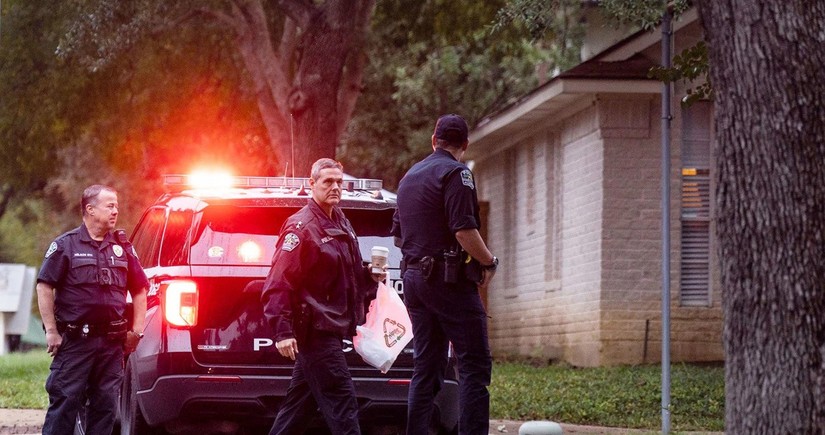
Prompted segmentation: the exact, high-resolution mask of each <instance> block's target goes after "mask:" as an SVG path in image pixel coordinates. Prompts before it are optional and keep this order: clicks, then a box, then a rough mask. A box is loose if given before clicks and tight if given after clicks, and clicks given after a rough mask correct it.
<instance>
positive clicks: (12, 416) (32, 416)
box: [0, 409, 723, 435]
mask: <svg viewBox="0 0 825 435" xmlns="http://www.w3.org/2000/svg"><path fill="white" fill-rule="evenodd" d="M45 416H46V411H44V410H42V409H0V435H6V434H39V433H40V429H41V427H42V425H43V419H44V417H45ZM523 423H524V422H522V421H512V420H490V433H491V434H493V435H501V434H508V435H517V434H518V430H519V427H521V425H522V424H523ZM561 427H562V430H563V431H564V433H565V434H576V435H647V434H656V433H659V432H658V431H649V430H639V429H622V428H614V427H598V426H580V425H574V424H564V423H561ZM679 433H680V434H686V435H687V434H691V435H721V434H723V432H679Z"/></svg>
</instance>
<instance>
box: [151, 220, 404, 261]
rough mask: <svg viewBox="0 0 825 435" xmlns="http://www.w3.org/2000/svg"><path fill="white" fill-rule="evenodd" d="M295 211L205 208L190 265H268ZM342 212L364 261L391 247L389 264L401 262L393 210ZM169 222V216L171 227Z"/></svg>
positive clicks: (196, 234)
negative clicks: (374, 248) (394, 239)
mask: <svg viewBox="0 0 825 435" xmlns="http://www.w3.org/2000/svg"><path fill="white" fill-rule="evenodd" d="M296 211H298V208H291V207H290V208H287V207H235V206H224V205H222V206H210V207H207V208H206V209H205V210H204V211H203V214H202V216H201V218H200V222H198V223H197V226H196V228H195V229H194V231H193V233H192V240H193V242H192V249H191V259H190V260H191V264H210V265H212V264H223V265H269V264H270V261H271V260H272V256H273V254H274V253H275V244H276V242H277V241H278V231H279V230H280V229H281V226H282V225H283V223H284V221H285V220H286V219H287V218H288V217H289V216H291V215H292V214H293V213H295V212H296ZM344 213H345V214H346V215H347V218H348V219H349V220H350V222H352V226H353V229H355V234H356V235H357V236H358V238H359V241H360V245H361V251H362V252H361V254H362V257H363V258H364V259H367V260H368V259H369V257H370V254H369V250H370V249H371V248H372V246H373V245H381V246H386V247H388V248H390V264H392V265H397V264H398V262H400V261H401V254H400V252H399V251H398V250H397V248H395V247H394V246H393V243H392V238H391V237H390V229H391V228H392V214H393V210H360V209H345V210H344ZM172 220H173V219H172V217H171V216H170V218H169V225H170V226H171V225H172ZM168 232H169V233H171V231H169V230H168ZM165 245H166V242H164V252H166V246H165Z"/></svg>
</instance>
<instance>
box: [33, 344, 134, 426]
mask: <svg viewBox="0 0 825 435" xmlns="http://www.w3.org/2000/svg"><path fill="white" fill-rule="evenodd" d="M50 368H51V372H50V373H49V377H48V378H46V391H47V392H48V393H49V409H48V411H47V412H46V421H45V423H44V424H43V433H44V434H46V435H63V434H71V433H73V431H74V424H75V418H76V417H77V413H78V411H79V410H80V408H81V407H82V406H83V405H85V401H86V399H88V400H89V406H88V408H87V414H86V422H87V431H86V433H87V434H91V435H97V434H106V435H109V434H111V433H112V426H113V425H114V422H115V412H116V409H117V397H118V391H119V389H120V381H121V379H122V377H123V342H122V341H119V340H117V341H113V340H110V339H108V338H106V337H85V338H84V337H71V336H69V335H68V334H64V335H63V343H62V344H61V345H60V349H59V350H58V352H57V355H55V357H54V360H53V361H52V364H51V367H50Z"/></svg>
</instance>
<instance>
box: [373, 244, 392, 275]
mask: <svg viewBox="0 0 825 435" xmlns="http://www.w3.org/2000/svg"><path fill="white" fill-rule="evenodd" d="M389 255H390V250H389V249H388V248H385V247H383V246H373V247H372V273H381V272H384V266H385V265H386V264H387V257H389Z"/></svg>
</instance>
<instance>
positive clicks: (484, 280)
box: [478, 269, 496, 289]
mask: <svg viewBox="0 0 825 435" xmlns="http://www.w3.org/2000/svg"><path fill="white" fill-rule="evenodd" d="M495 274H496V271H495V269H484V271H483V272H482V273H481V281H479V282H478V288H480V289H486V288H487V286H488V285H489V284H490V280H491V279H493V276H494V275H495Z"/></svg>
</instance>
